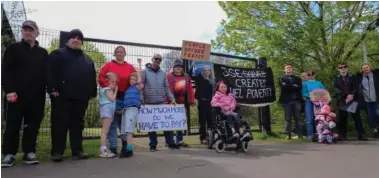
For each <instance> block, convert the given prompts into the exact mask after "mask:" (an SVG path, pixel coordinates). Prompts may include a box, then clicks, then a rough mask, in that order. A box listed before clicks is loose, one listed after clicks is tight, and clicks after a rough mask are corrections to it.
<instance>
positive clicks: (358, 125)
mask: <svg viewBox="0 0 379 178" xmlns="http://www.w3.org/2000/svg"><path fill="white" fill-rule="evenodd" d="M349 114H351V116H352V117H353V120H354V125H355V130H356V131H357V136H358V137H361V136H363V134H364V130H363V125H362V120H361V115H360V111H359V109H357V111H356V112H355V113H349V112H347V111H344V110H339V121H338V125H337V126H338V130H339V134H340V135H341V136H342V137H346V136H347V135H346V134H347V120H348V118H349Z"/></svg>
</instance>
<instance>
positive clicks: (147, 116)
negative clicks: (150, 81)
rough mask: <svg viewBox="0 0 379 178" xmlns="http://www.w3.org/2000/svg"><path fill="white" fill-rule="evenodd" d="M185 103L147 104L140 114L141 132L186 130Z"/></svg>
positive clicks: (139, 128) (139, 127)
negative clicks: (174, 104)
mask: <svg viewBox="0 0 379 178" xmlns="http://www.w3.org/2000/svg"><path fill="white" fill-rule="evenodd" d="M186 129H187V119H186V112H185V108H184V105H183V104H181V105H176V106H173V105H145V106H142V107H141V109H140V110H139V114H138V130H139V131H141V132H152V131H169V130H186Z"/></svg>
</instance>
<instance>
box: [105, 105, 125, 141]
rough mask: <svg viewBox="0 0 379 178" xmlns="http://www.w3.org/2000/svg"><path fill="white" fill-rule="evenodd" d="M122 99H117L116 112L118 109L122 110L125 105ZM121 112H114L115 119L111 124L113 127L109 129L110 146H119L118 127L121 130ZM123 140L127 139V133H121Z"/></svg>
mask: <svg viewBox="0 0 379 178" xmlns="http://www.w3.org/2000/svg"><path fill="white" fill-rule="evenodd" d="M123 102H124V101H122V100H116V112H117V111H122V106H123ZM121 116H122V115H121V114H117V113H115V114H114V117H113V121H112V124H111V127H110V128H109V131H108V142H109V148H117V146H118V140H117V137H118V134H117V129H119V130H120V131H121ZM121 140H122V141H126V135H125V134H122V135H121Z"/></svg>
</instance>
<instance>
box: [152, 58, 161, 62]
mask: <svg viewBox="0 0 379 178" xmlns="http://www.w3.org/2000/svg"><path fill="white" fill-rule="evenodd" d="M154 60H156V61H159V62H161V61H162V59H161V58H154Z"/></svg>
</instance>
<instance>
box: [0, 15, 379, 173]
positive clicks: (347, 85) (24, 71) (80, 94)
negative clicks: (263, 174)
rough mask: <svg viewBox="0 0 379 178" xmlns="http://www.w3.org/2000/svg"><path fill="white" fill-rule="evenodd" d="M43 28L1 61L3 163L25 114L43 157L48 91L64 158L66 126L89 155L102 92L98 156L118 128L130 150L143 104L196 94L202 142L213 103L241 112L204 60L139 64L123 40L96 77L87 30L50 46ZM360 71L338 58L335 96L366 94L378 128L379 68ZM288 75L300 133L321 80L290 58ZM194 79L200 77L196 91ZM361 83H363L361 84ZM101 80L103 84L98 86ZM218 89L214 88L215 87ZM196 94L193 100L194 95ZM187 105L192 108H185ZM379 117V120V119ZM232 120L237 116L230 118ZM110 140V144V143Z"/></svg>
mask: <svg viewBox="0 0 379 178" xmlns="http://www.w3.org/2000/svg"><path fill="white" fill-rule="evenodd" d="M38 34H39V29H38V26H37V24H36V23H35V22H34V21H30V20H27V21H25V22H24V23H23V24H22V35H23V39H22V41H20V42H15V43H12V44H11V45H9V46H8V47H7V49H6V51H5V53H4V58H3V61H2V76H3V78H2V81H3V83H2V87H3V91H4V92H5V94H6V100H5V112H6V125H5V131H4V135H3V145H2V154H3V155H4V158H3V160H2V167H11V166H13V165H14V164H15V155H16V154H17V152H18V145H19V130H20V127H21V126H22V122H23V136H22V149H23V152H24V157H23V161H24V163H26V164H38V163H39V161H38V160H37V157H36V141H37V135H38V130H39V128H40V124H41V121H42V119H43V117H44V108H45V99H46V92H47V93H48V94H49V97H50V100H51V139H52V149H51V158H52V160H53V161H56V162H60V161H62V160H63V154H64V151H65V148H66V138H67V132H69V133H70V135H69V139H70V146H71V153H72V156H73V157H76V158H78V159H86V158H87V157H88V156H87V154H86V153H85V152H84V150H83V146H82V141H83V137H82V132H83V129H84V115H85V112H86V110H87V107H88V102H89V100H90V99H92V98H95V97H97V94H98V93H99V104H100V117H101V122H102V130H101V141H100V142H101V144H100V145H101V146H100V156H101V157H106V158H108V157H115V156H116V155H117V154H118V152H117V151H118V149H117V147H118V130H120V133H121V143H122V148H121V151H120V153H119V156H120V157H122V158H124V157H130V156H132V155H133V147H132V138H133V133H134V131H135V128H134V127H135V122H136V120H137V117H138V109H139V108H140V107H141V105H144V104H153V105H161V104H174V105H176V104H184V105H186V106H189V105H195V101H197V106H198V111H199V112H198V114H199V124H200V130H199V131H200V142H201V143H205V142H206V141H205V139H206V130H207V129H208V128H209V127H211V125H212V120H211V118H212V117H211V112H210V111H211V107H212V106H213V107H215V106H217V107H221V109H222V111H223V113H224V114H225V115H226V116H228V119H229V120H231V121H230V123H232V121H233V120H237V119H238V118H239V117H240V116H239V115H238V114H236V113H235V112H234V110H235V108H236V102H235V99H234V97H233V96H232V94H231V93H230V92H229V90H228V87H227V85H225V83H223V82H222V81H221V82H219V83H217V84H215V79H214V78H213V77H212V75H211V73H212V72H211V68H210V66H204V68H203V71H202V74H201V75H198V76H193V77H192V78H191V77H190V76H192V71H189V72H188V73H185V71H184V64H183V61H182V60H176V61H175V62H174V65H173V66H172V70H171V71H170V72H168V73H166V72H164V71H163V70H162V69H161V67H160V65H161V62H162V60H163V58H162V56H161V55H160V54H154V55H153V56H152V58H151V63H148V64H146V65H145V69H144V70H142V69H141V67H138V68H137V70H136V69H135V67H134V66H133V65H132V64H130V63H128V62H126V61H125V56H126V50H125V48H124V47H122V46H118V47H116V49H115V50H114V57H115V60H112V61H110V62H108V63H106V64H105V65H104V66H102V68H101V70H100V72H99V75H98V77H97V76H96V70H95V65H94V63H93V61H92V59H91V57H90V56H88V55H87V54H86V53H84V52H83V50H82V45H83V39H84V35H83V33H82V32H81V31H80V30H78V29H74V30H71V31H70V32H69V35H68V42H67V44H66V45H65V46H64V47H62V48H60V49H57V50H54V51H52V52H51V53H50V54H48V52H47V50H46V49H44V48H42V47H41V46H39V43H38V41H36V37H37V36H38ZM362 69H363V73H362V74H361V75H359V76H352V75H351V74H347V65H345V64H341V65H339V70H340V72H341V74H340V75H339V76H338V77H337V79H336V80H335V83H334V85H335V88H336V92H335V96H336V98H337V100H338V101H346V102H347V103H348V102H350V101H352V100H354V101H358V99H359V98H362V101H365V103H366V105H367V111H368V115H369V118H370V123H371V125H370V126H371V127H372V129H373V133H375V134H376V135H377V130H376V129H374V128H375V127H376V125H375V124H377V123H375V118H377V114H376V113H375V112H376V110H377V102H378V101H379V100H378V99H377V98H376V96H377V93H378V89H379V86H378V83H379V82H377V81H378V75H379V72H378V71H373V70H371V69H370V67H369V65H367V64H365V65H362ZM285 72H286V75H285V76H283V77H282V78H281V79H280V86H281V89H282V93H281V96H280V100H279V101H280V103H282V104H283V107H284V110H285V113H286V117H285V118H286V121H287V126H286V131H287V134H288V138H291V124H290V123H291V122H290V120H291V116H292V115H294V117H295V120H296V123H297V132H298V136H299V137H301V136H302V134H301V133H302V132H301V130H302V129H301V128H302V127H301V125H300V122H299V121H300V108H301V102H302V100H303V99H305V111H306V121H307V136H309V137H310V136H311V135H313V130H312V129H313V120H312V117H313V115H311V112H312V107H311V105H310V104H309V103H310V101H309V92H311V91H312V90H313V89H316V88H323V85H322V84H321V83H320V82H318V81H315V80H314V76H315V74H314V73H307V74H306V75H305V76H304V77H305V78H304V81H303V82H304V83H302V81H301V79H300V78H299V77H296V76H295V75H294V74H293V70H292V65H286V67H285ZM191 80H194V81H195V83H196V91H195V92H194V91H193V88H192V84H191ZM358 83H359V85H358ZM98 84H99V85H100V90H99V92H98ZM215 90H217V91H216V95H214V91H215ZM195 99H196V100H195ZM187 112H188V111H187ZM348 114H349V113H346V112H340V118H341V119H340V120H341V123H340V134H341V135H342V138H345V137H346V117H347V116H348ZM353 117H354V119H355V121H356V127H357V130H358V137H359V139H360V140H365V138H364V136H363V128H362V123H361V122H360V118H359V113H358V112H356V113H355V114H353ZM378 123H379V122H378ZM231 125H233V124H231ZM234 126H235V125H233V127H231V130H232V131H233V136H234V137H242V138H245V137H248V136H249V135H248V134H247V133H243V131H242V130H240V129H238V127H234ZM175 135H176V139H175V141H174V133H173V131H164V136H165V140H166V146H167V147H168V148H169V149H178V148H180V147H186V146H187V145H186V144H185V143H184V142H183V132H182V131H177V132H176V133H175ZM148 136H149V139H150V143H149V146H150V151H156V150H157V144H158V142H157V134H156V132H149V133H148ZM107 145H108V147H107Z"/></svg>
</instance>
